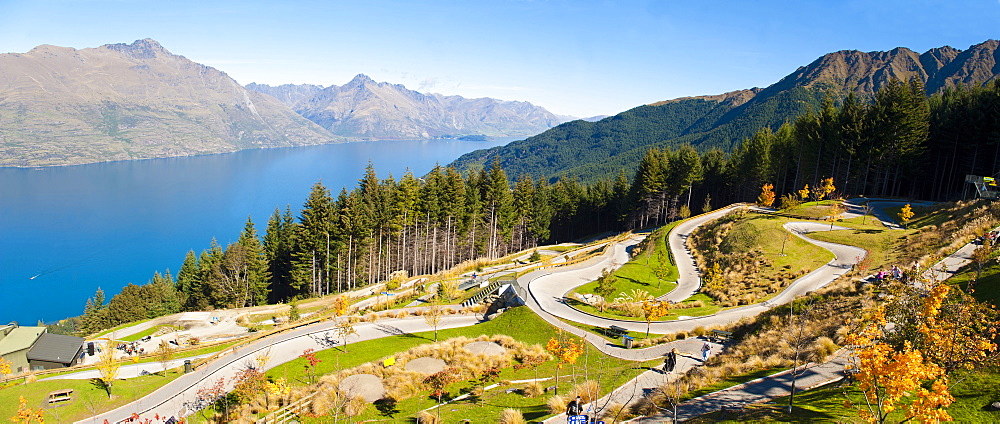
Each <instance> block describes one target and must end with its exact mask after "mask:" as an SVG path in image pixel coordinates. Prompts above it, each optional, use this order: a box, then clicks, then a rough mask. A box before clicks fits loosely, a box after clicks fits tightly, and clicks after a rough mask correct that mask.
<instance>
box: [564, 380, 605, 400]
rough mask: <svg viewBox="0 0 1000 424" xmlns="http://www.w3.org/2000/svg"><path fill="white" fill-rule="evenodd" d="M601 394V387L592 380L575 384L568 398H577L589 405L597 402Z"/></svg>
mask: <svg viewBox="0 0 1000 424" xmlns="http://www.w3.org/2000/svg"><path fill="white" fill-rule="evenodd" d="M600 393H601V385H600V384H597V382H596V381H594V380H587V381H584V382H583V383H580V384H577V385H576V387H574V388H573V390H570V392H569V398H570V399H575V398H576V397H577V396H579V397H580V399H581V400H583V402H584V403H590V402H593V401H595V400H597V397H598V395H599V394H600Z"/></svg>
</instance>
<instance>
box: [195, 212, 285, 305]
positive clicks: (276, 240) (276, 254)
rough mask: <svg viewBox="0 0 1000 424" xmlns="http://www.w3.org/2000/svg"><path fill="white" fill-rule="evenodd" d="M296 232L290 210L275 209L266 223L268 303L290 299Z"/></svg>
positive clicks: (265, 250) (265, 251) (265, 249)
mask: <svg viewBox="0 0 1000 424" xmlns="http://www.w3.org/2000/svg"><path fill="white" fill-rule="evenodd" d="M295 232H296V223H295V218H294V217H293V216H292V208H291V207H290V206H286V207H285V212H284V213H281V211H280V210H279V209H277V208H275V209H274V213H273V214H271V217H270V219H268V221H267V230H266V232H265V233H264V241H263V248H264V254H265V261H266V263H267V267H268V274H267V275H268V277H269V278H268V288H267V292H268V295H269V296H268V301H269V302H270V303H277V302H282V301H286V300H288V299H291V297H292V295H293V293H292V284H293V282H292V247H293V243H294V237H295ZM179 278H180V276H178V279H179Z"/></svg>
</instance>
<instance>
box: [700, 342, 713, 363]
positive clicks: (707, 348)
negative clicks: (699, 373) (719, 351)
mask: <svg viewBox="0 0 1000 424" xmlns="http://www.w3.org/2000/svg"><path fill="white" fill-rule="evenodd" d="M711 352H712V345H710V344H708V342H705V344H703V345H701V362H705V361H707V360H708V354H709V353H711Z"/></svg>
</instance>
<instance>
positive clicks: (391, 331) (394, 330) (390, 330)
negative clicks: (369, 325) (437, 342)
mask: <svg viewBox="0 0 1000 424" xmlns="http://www.w3.org/2000/svg"><path fill="white" fill-rule="evenodd" d="M375 328H377V329H378V330H379V331H381V332H383V333H385V334H388V335H391V336H401V337H408V338H412V339H424V340H432V339H431V338H429V337H424V336H418V335H416V334H413V333H407V332H405V331H403V330H400V329H399V328H398V327H393V326H391V325H386V324H376V325H375Z"/></svg>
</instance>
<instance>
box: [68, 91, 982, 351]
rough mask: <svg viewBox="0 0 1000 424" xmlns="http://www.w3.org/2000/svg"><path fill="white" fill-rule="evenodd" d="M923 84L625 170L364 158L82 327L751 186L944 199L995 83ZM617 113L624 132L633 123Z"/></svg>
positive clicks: (296, 293)
mask: <svg viewBox="0 0 1000 424" xmlns="http://www.w3.org/2000/svg"><path fill="white" fill-rule="evenodd" d="M924 92H925V91H924V87H923V85H922V84H921V83H920V82H919V81H918V80H913V81H910V82H909V83H902V82H899V81H890V82H889V83H887V84H886V85H885V86H884V87H883V88H882V90H880V91H879V92H878V93H877V94H876V96H875V99H874V100H873V102H872V103H871V104H868V103H864V102H861V101H859V100H858V99H857V98H856V97H854V96H848V97H847V99H845V100H844V102H843V104H842V105H840V106H839V107H838V106H837V105H835V104H834V102H833V100H832V98H827V99H826V100H825V101H824V102H823V105H822V107H821V108H820V109H819V111H818V112H815V113H814V112H807V113H805V114H804V115H802V116H800V117H799V118H798V119H796V120H795V121H794V122H789V123H787V124H784V125H782V126H780V127H779V128H778V130H777V131H772V130H771V129H770V128H767V127H764V128H761V129H759V130H758V131H757V132H756V133H755V134H754V136H753V137H751V138H749V139H748V140H747V141H746V142H744V143H743V144H741V145H740V146H739V147H737V148H736V149H735V150H734V151H733V152H732V153H731V154H730V153H724V152H723V151H722V150H719V149H711V150H709V151H707V152H704V153H699V152H698V151H696V150H695V149H694V148H693V147H691V146H689V145H682V146H681V147H679V148H677V149H659V148H653V149H649V150H647V151H646V152H645V153H644V154H643V156H642V158H641V159H640V160H639V161H638V170H637V171H636V172H635V173H634V175H632V178H631V179H630V178H628V177H629V174H627V173H626V172H625V170H624V169H619V170H618V171H617V172H615V173H608V174H606V175H605V176H604V177H603V178H601V179H599V180H597V181H596V182H594V183H589V184H584V183H581V182H579V181H578V180H577V179H575V178H561V179H558V180H557V181H556V182H555V183H549V182H548V180H547V179H545V178H541V179H538V180H531V179H527V178H519V179H518V180H517V181H516V183H514V184H513V185H512V184H511V183H510V182H509V180H508V177H507V173H506V172H505V171H504V169H502V168H501V167H500V166H499V165H498V164H497V163H493V164H491V166H488V167H487V168H486V169H483V170H481V171H473V172H469V173H468V174H466V175H465V176H463V175H462V174H461V173H460V172H459V171H458V170H457V169H456V168H453V167H447V168H444V167H438V168H435V169H434V170H433V171H432V172H430V173H429V174H428V175H425V176H424V177H422V178H417V177H416V176H414V175H411V174H406V175H403V176H402V177H401V178H400V179H398V180H396V179H394V178H392V177H390V178H387V179H384V180H380V179H379V178H378V177H377V176H376V173H375V170H374V169H373V168H371V167H370V168H369V169H368V172H367V173H366V175H365V176H364V178H363V179H361V180H360V181H359V183H358V187H357V188H356V189H354V190H352V191H346V190H345V191H342V192H341V193H339V194H338V195H337V196H335V197H334V196H333V195H332V194H331V193H330V192H329V190H328V189H327V188H326V187H324V186H323V185H322V184H319V183H317V184H316V185H315V186H314V187H313V189H312V192H311V194H310V195H309V198H308V199H306V201H305V202H304V204H303V206H302V208H301V210H300V212H299V214H298V216H295V215H293V213H292V212H291V210H290V209H285V210H284V211H282V210H275V212H274V214H273V215H272V216H271V217H270V219H269V221H268V223H267V228H266V230H265V233H264V234H263V237H260V236H258V233H257V230H256V226H255V224H254V223H253V222H252V221H249V220H248V222H247V223H246V226H245V229H244V231H243V234H242V235H241V237H240V238H239V240H238V241H237V242H235V243H233V244H230V245H229V246H225V247H223V246H219V245H217V244H216V243H214V242H213V243H212V244H211V246H210V247H209V248H208V249H206V250H205V251H203V252H202V253H201V254H200V255H197V254H195V252H189V253H188V255H187V258H186V259H185V261H184V264H183V266H182V267H181V269H180V270H179V271H178V273H177V277H176V280H173V277H172V276H171V275H170V274H169V273H167V274H165V275H160V274H157V275H155V276H154V278H153V280H152V281H151V283H150V284H147V285H145V286H129V287H126V288H125V289H124V290H123V291H122V293H121V294H119V295H117V296H115V297H114V298H112V299H111V301H110V302H109V304H108V305H103V298H102V297H103V296H95V298H94V299H92V300H91V301H90V302H89V303H88V307H87V313H86V314H85V315H84V317H83V320H82V321H81V322H80V327H81V329H83V330H84V331H83V332H90V331H95V330H98V329H101V328H107V327H110V326H114V325H116V324H118V323H122V322H127V321H132V320H136V319H142V318H147V317H151V316H156V315H162V314H166V313H172V312H178V311H180V310H204V309H211V308H230V307H242V306H251V305H257V304H261V303H265V302H278V301H287V300H289V299H294V298H301V297H309V296H313V295H318V294H326V293H335V292H340V291H345V290H348V289H351V288H354V287H357V286H359V285H365V284H370V283H374V282H378V281H385V280H387V279H388V278H389V276H390V275H391V274H392V273H394V272H397V271H405V272H406V273H407V274H409V275H419V274H431V273H436V272H439V271H441V270H445V269H448V268H450V267H452V266H454V265H455V264H457V263H460V262H463V261H467V260H471V259H477V258H483V257H485V258H497V257H500V256H503V255H506V254H508V253H510V252H515V251H519V250H522V249H528V248H531V247H534V246H536V245H538V244H539V243H543V242H561V241H569V240H574V239H577V238H580V237H584V236H588V235H592V234H596V233H600V232H606V231H622V230H627V229H634V228H643V227H650V226H658V225H662V224H664V223H667V222H670V221H673V220H676V219H678V218H685V217H687V216H689V215H691V214H693V213H697V212H699V211H707V210H710V209H712V208H713V207H715V206H721V205H724V204H729V203H732V202H736V201H751V202H752V201H754V200H755V199H756V198H757V195H758V194H759V193H760V192H761V185H763V184H764V183H770V184H773V185H774V189H775V191H776V192H777V194H778V195H779V196H781V195H782V194H786V196H785V197H784V199H787V200H784V203H788V202H791V203H794V202H795V201H796V199H797V198H798V194H797V193H798V192H799V190H802V189H804V188H806V185H808V186H809V187H813V188H815V187H817V186H818V185H819V183H820V181H822V180H825V179H828V178H832V179H833V181H832V182H833V183H834V184H835V185H836V187H837V189H836V192H837V193H839V194H840V195H844V196H857V195H869V196H884V195H890V196H897V195H900V196H909V197H920V198H929V199H946V198H955V197H957V196H958V195H960V194H961V192H962V188H963V187H962V184H963V181H964V179H963V176H964V175H965V174H979V175H995V174H996V173H997V172H998V171H1000V119H998V116H1000V113H997V112H998V111H1000V82H997V81H995V82H992V83H990V84H988V85H987V86H985V87H968V88H962V89H949V90H946V91H945V92H944V93H942V94H940V95H935V96H932V97H930V98H928V97H927V96H926V95H925V94H924ZM706 104H707V102H704V101H700V100H698V101H693V102H691V103H690V104H689V106H690V107H692V108H697V107H704V106H706ZM616 119H617V120H618V121H615V122H620V125H621V126H620V127H618V128H619V131H622V132H623V133H626V132H627V131H628V130H627V128H628V125H629V122H630V121H629V120H628V119H627V118H623V117H618V118H616ZM676 122H683V119H682V118H680V117H678V118H676ZM592 125H594V126H597V124H592ZM793 193H795V194H793Z"/></svg>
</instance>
